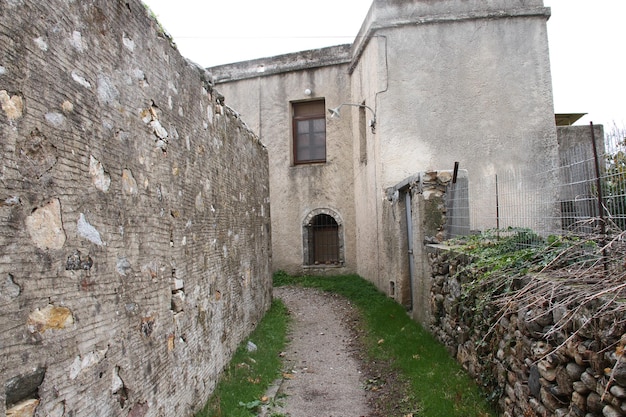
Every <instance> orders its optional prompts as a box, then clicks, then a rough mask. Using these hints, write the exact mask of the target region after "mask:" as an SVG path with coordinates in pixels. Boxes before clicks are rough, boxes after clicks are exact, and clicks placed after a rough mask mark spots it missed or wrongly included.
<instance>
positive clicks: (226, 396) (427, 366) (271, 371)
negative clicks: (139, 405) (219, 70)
mask: <svg viewBox="0 0 626 417" xmlns="http://www.w3.org/2000/svg"><path fill="white" fill-rule="evenodd" d="M274 285H275V286H282V285H299V286H304V287H311V288H318V289H321V290H323V291H327V292H333V293H337V294H340V295H343V296H344V297H346V298H348V299H349V300H350V301H351V302H352V303H354V304H355V305H356V306H357V307H358V308H359V310H360V311H361V313H362V314H363V317H364V323H365V334H366V336H365V337H366V340H365V343H366V346H367V354H368V356H369V357H370V359H371V360H373V361H384V362H389V363H391V364H392V365H391V366H393V367H395V368H396V370H397V372H398V373H399V374H400V376H401V377H402V378H403V379H404V380H406V381H409V387H410V390H411V392H409V393H407V397H408V402H410V403H411V405H412V406H413V409H412V411H414V413H413V414H412V416H414V417H456V416H458V417H461V416H462V417H493V416H495V415H496V414H495V413H494V411H493V410H492V408H491V407H490V406H489V403H488V402H487V400H486V395H485V393H483V392H481V390H480V389H479V387H478V386H477V385H476V383H475V382H474V381H473V380H471V379H470V378H469V376H468V375H467V374H466V373H465V372H464V371H463V369H462V368H461V367H460V366H459V364H458V363H457V362H456V361H455V360H454V359H453V358H452V357H450V355H449V354H448V352H447V351H446V349H445V348H444V347H443V345H441V344H440V343H439V342H437V341H436V340H435V339H434V338H433V337H432V336H431V335H430V334H429V333H428V332H427V331H425V330H424V329H423V328H422V327H421V326H420V325H419V324H417V323H416V322H414V321H413V320H411V319H410V318H409V317H408V315H407V314H406V311H405V310H404V308H403V307H402V306H400V305H399V304H397V303H396V302H395V301H394V300H392V299H390V298H388V297H386V296H385V295H384V294H383V293H381V292H380V291H378V290H377V289H376V288H375V287H374V285H372V284H371V283H369V282H367V281H365V280H364V279H362V278H360V277H358V276H356V275H351V276H336V277H312V276H305V277H292V276H289V275H287V274H285V273H281V272H278V273H276V274H275V275H274ZM288 325H289V315H288V312H287V309H286V307H285V306H284V304H283V303H282V302H281V301H280V300H275V301H274V302H273V303H272V308H271V309H270V310H269V312H268V313H267V314H266V316H265V317H264V318H263V320H262V321H261V322H260V323H259V325H258V327H257V329H256V330H255V332H254V333H253V334H252V335H250V337H249V338H247V339H246V340H245V341H244V343H242V345H241V346H240V347H239V349H237V352H236V353H235V356H234V357H233V360H232V361H231V364H230V365H229V367H228V368H227V369H226V371H225V372H224V375H223V376H222V378H221V380H220V382H219V384H218V386H217V388H216V389H215V392H214V393H213V395H212V396H211V398H210V399H209V401H208V403H207V405H206V406H205V408H204V409H203V410H202V411H201V412H200V413H198V414H197V415H196V417H251V416H256V412H257V411H258V408H259V406H260V405H261V401H260V400H261V398H262V397H263V395H264V394H265V392H266V391H267V388H268V387H269V385H270V384H271V383H272V382H273V381H274V380H275V379H276V378H277V377H278V376H279V375H280V372H281V360H280V357H279V353H280V352H281V351H282V350H283V348H284V346H285V343H286V332H287V328H288ZM248 340H252V341H253V342H254V343H255V344H256V345H257V346H258V350H257V351H256V352H253V353H249V352H248V351H247V349H246V343H247V341H248ZM416 403H417V404H416ZM418 410H419V411H418ZM404 414H405V413H403V415H404ZM390 415H391V414H390ZM406 415H411V414H406Z"/></svg>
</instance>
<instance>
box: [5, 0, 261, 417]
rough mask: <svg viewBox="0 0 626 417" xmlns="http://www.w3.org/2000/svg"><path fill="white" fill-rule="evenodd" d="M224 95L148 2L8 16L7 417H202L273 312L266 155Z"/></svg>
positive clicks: (58, 7)
mask: <svg viewBox="0 0 626 417" xmlns="http://www.w3.org/2000/svg"><path fill="white" fill-rule="evenodd" d="M207 24H210V22H209V21H207ZM207 48H210V45H207ZM209 79H210V76H208V74H206V73H205V72H204V71H203V70H202V69H200V68H199V67H197V66H196V65H194V64H192V63H189V62H188V61H186V60H185V59H184V58H182V57H181V56H180V55H179V53H178V52H177V50H176V49H175V47H174V46H173V45H172V44H171V41H170V40H169V39H168V38H167V36H165V35H164V34H163V33H162V31H161V29H160V27H159V25H158V23H157V22H156V21H155V20H154V19H152V18H151V17H150V16H149V13H147V12H146V10H145V8H144V6H143V5H142V4H141V3H140V2H139V1H138V0H128V1H120V0H116V1H108V0H100V1H98V0H91V1H76V2H74V1H65V0H53V1H46V2H39V1H27V0H0V104H1V111H0V155H1V161H2V163H1V166H0V333H1V334H2V336H1V340H2V342H1V344H0V356H1V357H2V360H1V361H0V382H1V383H2V386H1V387H0V415H4V414H5V412H6V411H7V408H13V410H14V411H15V410H16V408H15V407H14V405H15V404H21V407H22V411H21V412H22V414H19V415H38V416H44V415H46V416H59V417H60V416H74V417H78V416H134V417H138V416H185V415H190V414H191V413H192V412H193V411H195V410H197V408H198V407H200V406H201V405H202V403H203V402H204V401H205V400H206V398H207V397H208V395H209V394H210V393H211V391H212V390H213V388H214V386H215V383H216V380H217V378H218V375H219V373H220V372H221V370H222V369H223V367H224V365H225V364H226V363H227V361H228V360H229V358H230V357H231V354H232V352H233V351H234V349H235V348H236V346H237V345H238V343H239V342H240V341H242V339H244V338H245V337H246V335H247V334H248V333H249V332H250V331H251V330H252V328H253V327H254V325H255V324H256V322H257V321H258V320H259V319H260V317H261V316H262V315H263V313H264V311H265V310H266V309H267V308H268V307H269V303H270V300H271V277H270V268H269V259H270V253H269V250H270V249H269V248H270V236H269V185H268V159H267V152H266V150H265V148H264V147H263V146H262V145H261V144H260V142H259V141H258V139H257V138H256V137H255V136H254V134H253V133H251V132H250V131H249V130H248V129H247V127H246V126H245V124H244V123H243V122H242V121H241V120H239V119H238V118H237V116H236V115H235V114H234V112H232V111H230V110H229V109H228V108H226V107H224V106H223V102H222V98H221V96H220V95H219V94H218V93H217V92H216V91H214V90H213V88H212V86H211V85H210V84H209V83H208V82H207V81H206V80H209ZM29 409H30V410H31V411H28V410H29ZM32 410H35V411H32Z"/></svg>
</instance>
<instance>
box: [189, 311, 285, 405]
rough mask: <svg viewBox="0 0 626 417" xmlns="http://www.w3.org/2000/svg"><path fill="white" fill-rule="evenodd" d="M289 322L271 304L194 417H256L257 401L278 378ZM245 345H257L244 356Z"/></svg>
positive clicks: (282, 312) (259, 402) (259, 401)
mask: <svg viewBox="0 0 626 417" xmlns="http://www.w3.org/2000/svg"><path fill="white" fill-rule="evenodd" d="M289 321H290V319H289V314H288V311H287V308H286V307H285V305H284V304H283V303H282V302H281V301H280V300H274V301H273V302H272V306H271V308H270V310H269V311H268V312H267V314H266V315H265V317H263V320H261V322H260V323H259V325H258V326H257V328H256V330H255V331H254V332H253V333H252V334H251V335H250V336H249V337H248V338H247V339H246V340H245V341H244V342H243V343H242V344H241V346H239V348H238V349H237V351H236V352H235V355H234V356H233V359H232V360H231V362H230V365H229V366H228V368H226V370H225V371H224V374H223V375H222V377H221V379H220V382H219V383H218V385H217V387H216V388H215V391H214V392H213V395H212V396H211V398H210V399H209V401H208V402H207V404H206V405H205V407H204V408H203V409H202V411H200V412H199V413H198V414H196V417H250V416H256V411H257V410H258V408H259V406H260V405H261V398H262V397H263V395H264V394H265V392H266V391H267V388H268V387H269V386H270V384H271V383H272V382H273V381H274V380H276V378H278V377H279V375H280V371H281V359H280V356H279V353H280V352H281V351H282V350H283V349H284V347H285V344H286V336H287V328H288V325H289ZM248 341H252V342H253V343H254V344H255V345H257V350H256V351H255V352H248V349H247V346H246V345H247V342H248Z"/></svg>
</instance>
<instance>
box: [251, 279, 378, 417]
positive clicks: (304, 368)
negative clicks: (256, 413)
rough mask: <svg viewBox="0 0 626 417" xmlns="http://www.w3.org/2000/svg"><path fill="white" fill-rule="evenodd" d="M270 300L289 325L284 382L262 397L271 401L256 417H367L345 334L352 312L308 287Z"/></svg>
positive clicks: (279, 291) (284, 290) (350, 336)
mask: <svg viewBox="0 0 626 417" xmlns="http://www.w3.org/2000/svg"><path fill="white" fill-rule="evenodd" d="M274 296H275V297H278V298H280V299H281V300H282V301H283V302H284V303H285V305H286V306H287V308H288V309H289V311H290V313H291V316H292V320H293V321H292V328H291V333H290V335H289V337H290V342H289V344H288V346H287V348H286V350H285V352H284V360H285V364H284V367H283V369H284V372H285V373H284V378H283V380H282V381H281V382H280V383H278V384H277V385H276V386H275V387H274V390H270V392H269V393H268V396H269V397H270V398H276V400H275V401H273V402H272V403H273V405H272V406H271V407H269V408H268V409H266V410H264V413H262V414H261V415H263V416H267V417H271V416H272V415H284V416H289V417H362V416H370V415H371V413H370V409H369V407H368V396H367V392H366V390H365V388H364V387H365V385H366V384H365V378H364V376H363V375H362V373H361V364H360V363H359V361H358V360H357V358H356V355H355V353H357V352H355V351H354V350H355V349H358V348H357V347H355V346H356V344H355V341H354V337H355V336H354V332H353V331H351V324H352V322H353V321H354V320H355V316H356V314H357V313H356V310H355V308H354V307H353V306H352V305H350V303H349V302H348V301H347V300H345V299H343V298H341V297H339V296H336V295H333V294H328V293H323V292H321V291H318V290H314V289H307V288H297V287H279V288H275V289H274ZM281 394H282V395H281Z"/></svg>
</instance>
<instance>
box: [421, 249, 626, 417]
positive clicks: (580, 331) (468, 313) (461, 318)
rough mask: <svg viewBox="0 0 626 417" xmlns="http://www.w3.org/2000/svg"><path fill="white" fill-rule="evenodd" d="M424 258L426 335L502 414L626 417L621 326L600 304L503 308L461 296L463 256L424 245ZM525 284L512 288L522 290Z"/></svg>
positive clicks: (468, 281)
mask: <svg viewBox="0 0 626 417" xmlns="http://www.w3.org/2000/svg"><path fill="white" fill-rule="evenodd" d="M429 260H430V265H431V269H432V281H433V285H432V290H431V306H430V307H431V313H432V318H433V321H432V324H431V331H432V333H433V334H434V335H435V336H436V337H437V338H438V339H439V340H440V341H441V342H443V343H444V344H445V345H446V346H447V347H448V349H449V351H450V353H451V354H452V355H454V356H455V357H456V358H457V360H458V361H459V362H460V363H461V364H462V365H463V366H464V367H465V368H466V369H467V370H468V371H469V373H470V374H471V375H472V376H473V377H474V378H476V379H477V380H478V381H479V382H480V383H481V384H482V385H483V386H484V387H485V388H486V390H487V391H488V392H490V393H491V395H492V399H493V400H494V401H496V400H497V402H498V405H499V408H500V410H501V411H502V412H503V415H504V416H508V417H514V416H547V417H552V416H556V417H564V416H568V417H575V416H579V417H594V416H604V417H620V416H625V415H626V357H624V348H625V345H626V333H624V332H625V331H626V323H625V322H624V317H616V316H612V315H609V314H604V315H603V314H602V306H603V305H605V304H604V303H605V302H607V300H601V302H599V303H598V304H597V308H594V309H586V308H585V309H582V310H581V311H579V312H578V313H576V314H575V315H572V312H573V311H575V309H576V306H575V305H571V306H567V304H566V303H563V305H562V306H561V307H559V308H554V309H553V308H552V307H551V306H550V304H549V301H548V300H546V299H544V298H542V297H541V296H540V295H537V296H536V300H535V301H533V302H531V303H526V304H521V303H519V304H517V303H516V301H515V300H512V301H511V303H512V304H511V305H509V306H507V308H506V309H505V310H503V309H502V308H501V307H499V306H496V305H495V303H494V302H493V298H491V297H490V296H489V295H488V294H484V293H480V292H475V291H470V290H468V288H469V287H471V285H472V279H473V278H472V276H471V274H470V273H463V272H460V273H459V271H462V269H463V267H464V266H465V265H467V264H468V263H469V259H468V258H467V257H464V256H460V255H459V254H458V253H455V252H454V250H450V248H441V247H438V248H437V247H434V246H431V247H430V255H429ZM528 279H530V277H527V278H521V279H513V282H512V283H511V285H512V287H513V289H522V288H524V287H525V285H528V282H527V280H528ZM534 279H541V278H540V277H535V278H534ZM618 301H619V300H618ZM590 306H592V304H590ZM564 317H570V318H571V320H567V321H566V320H564ZM555 330H556V331H555Z"/></svg>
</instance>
